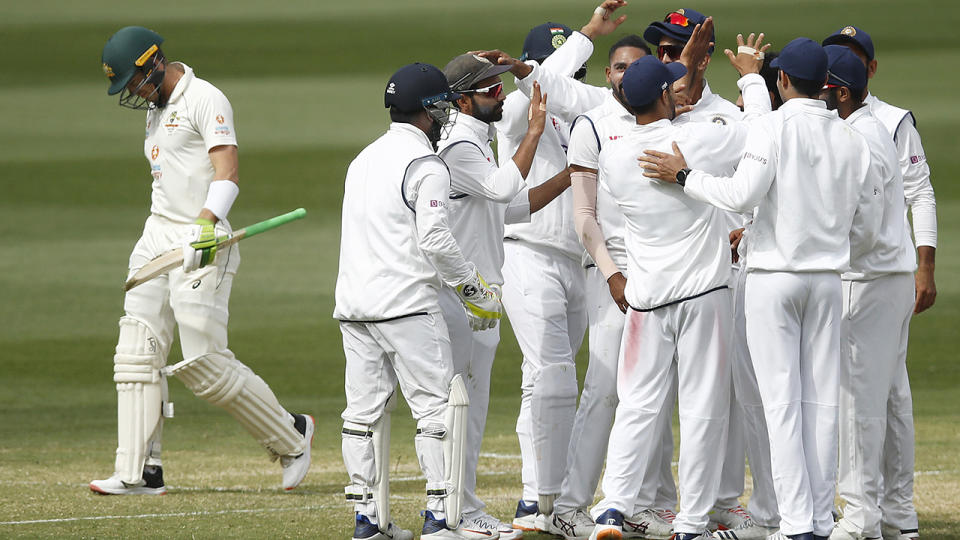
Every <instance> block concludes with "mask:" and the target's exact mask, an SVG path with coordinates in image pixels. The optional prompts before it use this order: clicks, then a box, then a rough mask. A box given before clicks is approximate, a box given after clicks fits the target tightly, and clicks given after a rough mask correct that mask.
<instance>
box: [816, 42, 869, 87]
mask: <svg viewBox="0 0 960 540" xmlns="http://www.w3.org/2000/svg"><path fill="white" fill-rule="evenodd" d="M823 50H824V51H826V53H827V86H846V87H847V88H850V89H855V90H863V89H864V88H866V87H867V67H866V66H864V65H863V62H862V61H860V58H859V57H858V56H857V55H856V54H854V53H853V51H851V50H850V49H848V48H846V47H844V46H843V45H827V46H826V47H824V48H823Z"/></svg>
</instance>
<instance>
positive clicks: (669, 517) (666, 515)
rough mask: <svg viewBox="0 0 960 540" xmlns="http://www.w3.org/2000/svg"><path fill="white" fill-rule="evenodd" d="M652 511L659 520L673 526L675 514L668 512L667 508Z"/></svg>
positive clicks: (671, 511)
mask: <svg viewBox="0 0 960 540" xmlns="http://www.w3.org/2000/svg"><path fill="white" fill-rule="evenodd" d="M653 511H654V512H656V514H657V515H658V516H660V519H662V520H664V521H666V522H667V523H669V524H671V525H673V520H675V519H677V514H675V513H674V511H673V510H669V509H667V508H654V509H653Z"/></svg>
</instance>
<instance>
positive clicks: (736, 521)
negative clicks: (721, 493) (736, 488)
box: [709, 504, 771, 540]
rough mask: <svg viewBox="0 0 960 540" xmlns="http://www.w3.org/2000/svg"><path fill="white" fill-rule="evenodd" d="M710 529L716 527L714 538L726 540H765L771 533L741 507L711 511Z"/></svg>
mask: <svg viewBox="0 0 960 540" xmlns="http://www.w3.org/2000/svg"><path fill="white" fill-rule="evenodd" d="M709 517H710V528H711V529H712V528H714V527H716V529H717V531H716V532H715V533H713V537H714V538H722V539H724V540H764V539H765V538H767V536H769V535H770V533H771V531H770V530H769V529H767V528H766V527H762V526H760V525H757V523H756V522H755V521H753V516H751V515H750V513H749V512H747V509H746V508H744V507H743V506H741V505H739V504H738V505H737V506H734V507H733V508H722V509H719V508H714V509H713V510H711V511H710V514H709Z"/></svg>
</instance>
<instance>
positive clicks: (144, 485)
mask: <svg viewBox="0 0 960 540" xmlns="http://www.w3.org/2000/svg"><path fill="white" fill-rule="evenodd" d="M90 491H93V492H94V493H99V494H101V495H164V494H166V493H167V488H166V486H164V485H163V467H160V466H152V465H146V466H144V468H143V478H142V479H141V480H140V481H139V482H137V483H136V484H128V483H126V482H124V481H123V480H120V477H119V476H117V475H113V476H111V477H110V478H107V479H105V480H94V481H93V482H90Z"/></svg>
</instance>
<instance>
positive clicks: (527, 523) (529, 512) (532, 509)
mask: <svg viewBox="0 0 960 540" xmlns="http://www.w3.org/2000/svg"><path fill="white" fill-rule="evenodd" d="M538 514H540V508H539V507H538V506H537V503H535V502H527V501H524V500H520V501H519V502H517V513H516V515H514V517H513V528H514V529H520V530H521V531H536V530H537V515H538Z"/></svg>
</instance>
